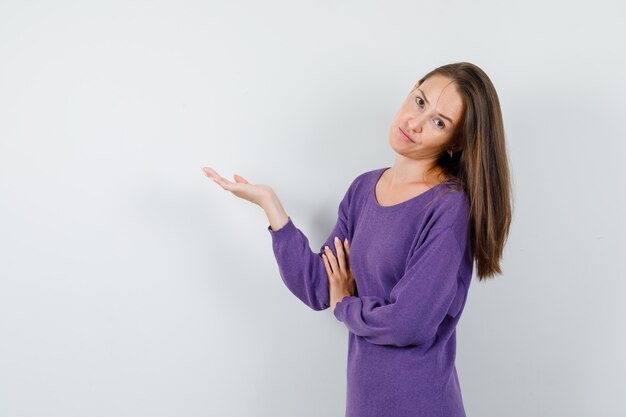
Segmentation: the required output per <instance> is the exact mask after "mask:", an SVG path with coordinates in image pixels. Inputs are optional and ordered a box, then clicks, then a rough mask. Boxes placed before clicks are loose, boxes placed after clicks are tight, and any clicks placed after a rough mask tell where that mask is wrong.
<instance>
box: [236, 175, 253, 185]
mask: <svg viewBox="0 0 626 417" xmlns="http://www.w3.org/2000/svg"><path fill="white" fill-rule="evenodd" d="M233 177H234V178H235V181H237V182H241V183H244V184H249V182H248V180H246V179H245V178H244V177H242V176H241V175H237V174H235V175H233Z"/></svg>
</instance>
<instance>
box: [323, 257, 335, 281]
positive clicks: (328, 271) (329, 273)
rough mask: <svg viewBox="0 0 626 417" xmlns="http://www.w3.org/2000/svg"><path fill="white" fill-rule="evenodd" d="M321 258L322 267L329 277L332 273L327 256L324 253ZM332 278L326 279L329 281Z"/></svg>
mask: <svg viewBox="0 0 626 417" xmlns="http://www.w3.org/2000/svg"><path fill="white" fill-rule="evenodd" d="M322 260H323V261H324V268H325V269H326V275H328V278H330V277H331V276H332V275H333V270H332V269H331V268H330V263H329V262H328V256H327V255H326V254H323V255H322ZM331 281H332V280H330V279H329V280H328V282H331Z"/></svg>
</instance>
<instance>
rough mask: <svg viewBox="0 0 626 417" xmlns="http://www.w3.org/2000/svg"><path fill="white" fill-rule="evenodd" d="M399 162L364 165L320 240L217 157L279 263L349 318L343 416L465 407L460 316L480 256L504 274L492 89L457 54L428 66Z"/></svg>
mask: <svg viewBox="0 0 626 417" xmlns="http://www.w3.org/2000/svg"><path fill="white" fill-rule="evenodd" d="M388 141H389V145H390V146H391V147H392V148H393V150H394V151H395V152H396V158H395V161H394V164H393V166H391V167H384V168H379V169H374V170H370V171H367V172H364V173H362V174H360V175H358V176H357V177H356V178H355V179H354V180H353V181H352V183H351V184H350V186H349V187H348V190H347V191H346V193H345V195H344V197H343V199H342V201H341V203H340V204H339V210H338V219H337V223H336V225H335V227H334V229H333V230H332V232H331V234H330V236H329V237H328V239H327V240H326V242H325V243H324V245H322V247H321V248H320V250H319V251H318V252H317V253H315V252H313V251H311V249H310V247H309V243H308V239H307V237H306V236H305V235H304V234H303V233H302V232H301V231H300V229H298V228H297V227H296V226H295V224H294V223H293V221H292V219H291V217H289V216H288V215H287V214H286V213H285V211H284V209H283V207H282V205H281V204H280V201H279V200H278V198H277V196H276V194H275V193H274V192H273V190H272V189H271V188H270V187H268V186H266V185H261V184H251V183H250V182H248V181H246V180H245V179H244V178H243V177H241V176H239V175H235V176H234V179H235V182H230V181H228V180H227V179H225V178H223V177H221V176H219V175H218V174H217V173H216V172H215V171H214V170H213V169H211V168H208V167H205V168H203V170H204V172H205V174H206V175H207V176H208V177H210V178H211V179H213V180H214V181H215V182H216V183H217V184H219V185H220V186H222V187H223V188H224V189H225V190H228V191H230V192H232V193H233V194H234V195H236V196H237V197H240V198H244V199H246V200H248V201H251V202H252V203H255V204H258V205H259V206H261V207H262V208H263V209H264V210H265V213H266V214H267V217H268V219H269V223H270V225H269V226H268V228H267V229H268V231H269V233H270V235H271V238H272V247H273V251H274V254H275V257H276V260H277V263H278V267H279V271H280V275H281V277H282V279H283V281H284V282H285V284H286V285H287V287H288V288H289V290H290V291H291V292H292V293H293V294H294V295H295V296H296V297H298V298H299V299H300V300H302V301H303V302H304V303H305V304H306V305H308V306H309V307H310V308H312V309H314V310H324V309H326V308H328V307H331V309H332V312H333V314H334V316H335V317H336V318H337V319H338V320H340V321H341V322H343V323H344V324H345V325H346V327H347V328H348V330H349V342H348V377H347V404H346V413H345V415H346V417H387V416H388V417H405V416H406V417H409V416H410V417H415V416H422V417H425V416H433V417H434V416H437V417H463V416H465V410H464V407H463V399H462V395H461V389H460V384H459V378H458V375H457V371H456V367H455V354H456V325H457V323H458V321H459V319H460V317H461V313H462V312H463V308H464V306H465V302H466V297H467V293H468V289H469V285H470V281H471V277H472V273H473V267H474V261H475V262H476V273H477V276H478V278H479V280H480V281H482V280H486V279H487V278H489V277H493V276H494V275H495V274H500V273H501V272H502V271H501V268H500V259H501V257H502V252H503V248H504V244H505V241H506V238H507V236H508V232H509V225H510V223H511V217H512V208H511V198H510V192H511V188H510V184H509V181H510V179H509V168H508V162H507V156H506V149H505V148H506V147H505V141H504V128H503V122H502V114H501V111H500V104H499V100H498V96H497V94H496V90H495V88H494V86H493V84H492V83H491V81H490V80H489V78H488V77H487V75H486V74H485V73H484V72H483V71H482V70H481V69H480V68H478V67H477V66H475V65H473V64H471V63H467V62H460V63H454V64H449V65H444V66H441V67H439V68H436V69H434V70H433V71H431V72H429V73H428V74H426V75H425V76H424V77H423V78H421V79H420V80H419V81H418V82H417V83H416V84H415V86H414V87H413V89H412V90H411V92H410V93H409V95H408V96H407V98H406V99H405V101H404V103H403V104H402V107H401V108H400V111H399V112H398V113H397V114H396V116H395V117H394V119H393V121H392V122H391V126H390V129H389V133H388Z"/></svg>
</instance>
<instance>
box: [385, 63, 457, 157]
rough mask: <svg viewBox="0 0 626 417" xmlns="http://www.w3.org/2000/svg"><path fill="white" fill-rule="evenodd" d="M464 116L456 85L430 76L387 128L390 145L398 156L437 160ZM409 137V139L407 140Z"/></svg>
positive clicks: (449, 145)
mask: <svg viewBox="0 0 626 417" xmlns="http://www.w3.org/2000/svg"><path fill="white" fill-rule="evenodd" d="M462 116H463V100H462V98H461V95H460V94H459V93H458V92H457V91H456V89H455V84H452V83H451V80H450V79H449V78H447V77H444V76H441V75H433V76H431V77H429V78H428V79H426V80H425V81H424V82H423V83H422V85H420V86H418V85H417V84H416V85H415V87H414V88H413V91H411V93H409V95H408V97H407V98H406V99H405V100H404V103H403V104H402V107H401V108H400V111H398V113H397V114H396V116H395V117H394V119H393V121H392V122H391V127H390V128H389V144H390V145H391V147H392V148H393V150H394V151H396V152H397V153H399V154H401V155H404V156H406V157H408V158H412V159H437V158H438V157H439V156H440V155H441V153H442V152H444V151H445V152H447V150H448V149H450V150H452V151H457V150H459V149H460V147H459V146H458V145H454V146H453V145H452V144H451V143H450V141H451V139H452V136H453V134H454V131H455V129H456V128H457V127H458V125H459V123H460V120H461V118H462ZM407 136H408V138H407Z"/></svg>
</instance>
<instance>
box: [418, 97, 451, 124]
mask: <svg viewBox="0 0 626 417" xmlns="http://www.w3.org/2000/svg"><path fill="white" fill-rule="evenodd" d="M416 90H417V91H419V92H420V93H421V94H422V95H423V96H424V101H425V102H426V104H428V105H429V106H430V101H428V99H427V98H426V94H424V92H423V91H422V90H420V89H419V88H416ZM437 114H438V115H439V116H441V117H443V118H444V119H447V120H448V121H449V122H450V124H451V125H452V126H454V122H453V121H452V119H450V118H449V117H448V116H444V115H443V114H441V113H439V112H437Z"/></svg>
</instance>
